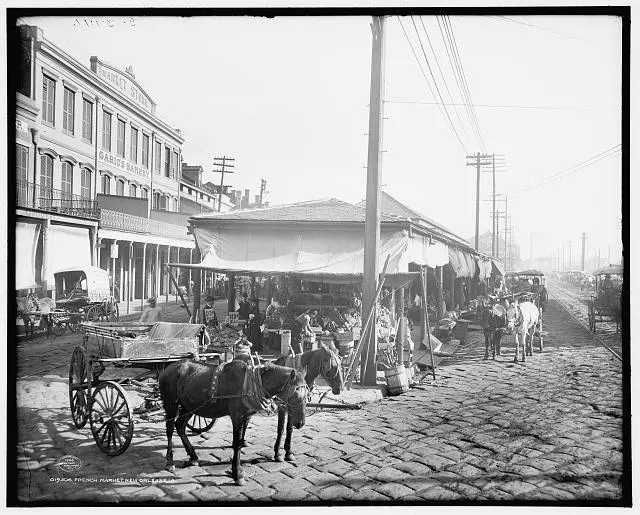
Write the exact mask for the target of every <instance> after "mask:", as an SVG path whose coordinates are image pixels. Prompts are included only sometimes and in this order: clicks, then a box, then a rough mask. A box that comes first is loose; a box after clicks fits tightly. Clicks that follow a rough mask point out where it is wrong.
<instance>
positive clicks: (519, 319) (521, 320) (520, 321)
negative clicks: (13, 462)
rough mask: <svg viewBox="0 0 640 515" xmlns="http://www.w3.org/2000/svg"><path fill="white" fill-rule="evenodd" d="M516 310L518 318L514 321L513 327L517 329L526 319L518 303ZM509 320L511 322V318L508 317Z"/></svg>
mask: <svg viewBox="0 0 640 515" xmlns="http://www.w3.org/2000/svg"><path fill="white" fill-rule="evenodd" d="M514 309H515V311H516V318H515V320H514V321H513V328H514V329H516V328H518V327H520V326H521V325H522V322H523V320H524V317H523V316H522V310H521V309H520V306H519V305H517V304H516V306H515V307H514ZM507 322H509V319H508V318H507Z"/></svg>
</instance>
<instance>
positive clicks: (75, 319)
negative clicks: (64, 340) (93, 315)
mask: <svg viewBox="0 0 640 515" xmlns="http://www.w3.org/2000/svg"><path fill="white" fill-rule="evenodd" d="M70 317H71V319H70V320H69V322H67V329H69V331H71V332H72V333H77V332H78V331H79V330H80V329H81V327H80V322H81V321H82V315H80V314H79V313H76V312H74V314H73V315H70Z"/></svg>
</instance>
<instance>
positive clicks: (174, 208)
mask: <svg viewBox="0 0 640 515" xmlns="http://www.w3.org/2000/svg"><path fill="white" fill-rule="evenodd" d="M173 211H174V212H176V213H177V212H178V199H177V198H174V199H173Z"/></svg>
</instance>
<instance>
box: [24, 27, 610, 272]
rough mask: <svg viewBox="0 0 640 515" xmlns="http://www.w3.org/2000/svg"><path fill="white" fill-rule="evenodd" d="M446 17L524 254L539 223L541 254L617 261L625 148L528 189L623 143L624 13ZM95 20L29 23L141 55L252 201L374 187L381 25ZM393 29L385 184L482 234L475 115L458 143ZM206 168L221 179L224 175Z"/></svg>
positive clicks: (159, 94) (189, 134)
mask: <svg viewBox="0 0 640 515" xmlns="http://www.w3.org/2000/svg"><path fill="white" fill-rule="evenodd" d="M449 19H450V22H451V27H452V29H453V35H454V37H455V41H456V43H457V48H458V52H459V56H460V60H461V62H462V66H463V70H464V74H465V77H466V80H467V83H468V90H469V93H470V95H471V98H472V100H473V102H474V104H475V113H476V116H477V120H478V122H479V128H480V132H481V135H482V138H483V140H484V143H485V150H486V151H487V152H488V153H496V154H502V155H505V156H506V166H505V169H506V172H505V173H499V174H497V192H498V193H507V194H508V202H509V205H508V208H509V211H510V212H511V214H512V222H513V225H514V227H515V236H516V239H517V241H518V242H519V243H520V245H521V248H522V254H523V256H524V257H528V256H529V242H530V237H531V236H530V235H531V233H535V234H534V245H533V254H534V257H536V256H538V257H541V256H545V255H549V253H550V252H551V250H552V249H553V250H555V249H557V248H558V247H560V246H561V245H562V242H563V241H565V242H567V241H568V240H569V239H571V240H572V245H573V249H574V252H573V256H574V264H575V265H576V266H577V264H578V252H577V249H578V248H579V240H580V236H581V233H582V232H586V233H587V236H588V248H589V249H597V248H598V247H599V248H601V249H602V256H603V258H604V257H606V255H607V251H608V245H609V244H611V254H612V257H613V256H616V255H617V254H616V252H619V251H620V250H619V249H620V246H621V245H620V228H619V225H618V224H619V220H620V218H621V216H622V215H621V159H620V153H619V152H618V153H616V154H613V155H611V153H609V154H603V155H602V156H600V157H607V158H606V159H603V160H601V161H599V162H596V163H594V164H593V165H591V166H587V167H584V168H581V169H578V170H576V171H574V172H573V173H569V174H567V175H566V176H564V177H561V178H557V179H555V180H552V181H549V182H547V183H545V184H544V185H542V186H539V187H535V188H531V189H526V190H524V191H521V190H523V188H526V187H527V186H528V185H531V184H534V183H537V182H539V181H541V180H542V179H544V178H545V177H548V176H551V175H554V174H559V173H561V172H563V171H565V170H569V169H571V168H572V167H574V166H576V165H579V164H580V163H584V162H585V161H588V160H590V159H591V158H593V157H595V156H598V155H600V154H601V153H602V152H604V151H607V150H609V149H612V148H614V147H615V146H616V145H619V144H620V143H621V130H620V116H621V55H622V54H621V23H620V21H619V20H618V19H616V18H613V17H584V16H582V17H580V16H553V17H552V16H529V17H525V16H510V17H509V18H508V19H505V18H500V17H488V16H473V17H455V16H451V17H450V18H449ZM88 20H93V21H94V23H93V24H91V26H87V24H86V23H85V22H84V19H76V18H32V19H29V20H26V21H28V22H29V23H33V24H36V25H39V26H40V27H41V28H42V29H43V31H44V36H45V37H46V38H48V39H50V40H51V41H53V42H54V43H55V44H56V45H58V46H59V47H61V48H62V49H63V50H65V51H67V52H68V53H69V54H71V55H72V56H74V57H75V58H76V59H78V60H79V61H80V62H81V63H82V64H84V65H85V66H87V67H88V66H89V57H90V56H91V55H97V56H98V57H99V58H100V59H102V60H104V61H107V62H109V63H111V64H113V65H115V66H117V67H119V68H120V69H124V68H125V67H127V66H129V65H132V66H133V68H134V70H135V74H136V80H137V81H138V83H139V84H140V85H141V86H142V87H143V88H144V89H145V90H146V91H147V92H148V93H149V95H150V96H151V97H152V98H153V99H154V101H155V102H156V103H157V112H158V113H159V114H160V116H161V117H162V118H164V119H165V120H167V121H168V122H169V123H170V124H171V125H172V126H174V127H178V128H180V129H181V130H182V134H183V136H184V138H185V139H186V142H185V144H184V147H183V157H184V160H185V161H186V162H187V163H189V164H201V165H203V166H204V167H205V169H212V168H213V167H212V162H213V157H214V156H221V155H227V156H231V157H234V158H235V160H236V161H235V166H236V168H235V170H236V174H235V175H233V176H231V183H232V184H233V185H234V186H236V187H238V188H242V189H244V188H251V190H252V194H253V193H254V192H255V193H257V190H258V186H259V179H260V178H265V179H266V180H267V183H268V186H267V189H268V191H269V194H268V195H267V197H266V199H267V200H269V201H270V202H271V203H272V204H280V203H288V202H295V201H299V200H309V199H315V198H324V197H337V198H340V199H343V200H345V201H348V202H358V201H360V200H362V199H363V198H364V197H365V180H366V168H365V166H366V160H367V136H366V133H367V128H368V103H369V87H370V65H371V31H370V28H369V24H370V21H371V18H370V17H302V18H282V17H280V18H275V19H264V18H252V17H217V18H216V17H214V18H144V17H136V18H133V19H129V18H123V17H112V18H110V19H109V21H108V22H107V20H106V19H104V18H92V19H88ZM96 21H98V22H99V24H98V23H96ZM414 22H415V27H417V29H418V31H419V34H420V38H421V42H422V46H423V48H424V51H425V52H426V54H427V57H428V59H429V64H430V66H431V69H432V71H433V73H434V75H435V76H436V79H437V80H438V89H439V90H440V92H441V94H442V95H443V98H444V99H445V102H450V99H449V94H448V92H447V88H448V91H449V92H450V93H451V94H452V98H453V103H460V102H461V101H460V93H459V90H458V86H457V84H456V80H455V76H454V74H453V72H452V68H451V65H450V62H449V58H448V55H447V49H446V47H445V46H444V44H443V34H442V33H441V31H440V27H439V25H438V22H437V20H436V19H435V18H434V17H426V16H425V17H423V18H422V19H420V18H418V17H415V18H414V20H412V19H411V18H408V17H406V18H402V25H403V26H404V29H405V30H406V32H407V34H408V36H409V39H410V40H411V42H412V44H413V47H414V49H415V51H416V52H417V55H418V57H419V60H420V63H421V65H422V69H423V70H424V73H425V75H426V76H427V77H428V78H429V80H431V77H430V74H429V69H428V68H427V65H426V64H425V61H424V55H423V53H422V48H421V47H420V42H419V41H418V39H417V36H416V29H415V28H414ZM423 24H424V27H423ZM425 31H426V34H427V35H428V39H427V37H426V35H425ZM386 37H387V40H386V73H385V79H386V83H385V100H386V103H385V117H386V120H385V124H384V139H383V144H384V149H385V153H384V157H383V177H382V183H383V184H384V185H385V186H384V188H383V189H384V190H385V191H388V192H389V193H390V194H392V195H393V196H395V197H396V198H397V199H398V200H400V201H403V202H405V203H406V204H408V205H409V206H411V207H414V208H415V209H417V210H419V211H421V212H423V213H424V214H425V215H427V216H429V217H431V218H433V219H435V220H437V221H439V222H441V223H442V224H444V225H446V226H448V227H449V228H450V229H452V230H454V231H455V232H457V233H458V234H460V235H461V236H463V237H471V236H473V234H474V230H475V188H476V184H475V169H474V168H472V167H468V166H465V163H466V159H465V155H466V152H467V151H468V152H470V153H475V152H481V151H482V148H481V146H480V143H479V141H478V138H477V137H474V131H473V129H472V127H471V125H470V122H469V116H468V114H467V112H466V111H465V108H464V107H462V106H459V107H457V112H456V111H454V108H453V107H452V106H448V110H449V115H450V117H451V119H452V121H453V123H454V125H455V126H456V130H457V132H458V133H459V135H460V138H461V139H462V141H463V144H464V147H465V148H463V146H462V145H461V144H460V143H459V142H458V140H457V138H456V137H455V136H454V134H453V133H452V131H451V130H450V129H449V128H448V126H447V123H446V122H445V118H444V116H443V114H442V113H441V112H440V110H439V108H438V106H437V105H435V104H434V100H435V99H434V96H433V95H432V93H431V92H430V90H429V87H428V86H427V84H426V82H425V78H424V76H423V74H422V72H421V69H420V67H419V65H418V63H417V62H416V58H415V57H414V54H413V53H412V50H411V47H410V46H409V43H408V42H407V40H406V38H405V35H404V33H403V30H402V27H401V25H400V21H399V19H398V18H397V17H390V18H387V20H386ZM429 42H430V43H431V45H432V46H433V50H434V52H435V58H434V57H433V54H432V50H431V48H430V46H429ZM436 58H437V59H436ZM440 70H442V72H443V75H444V78H445V81H443V80H442V76H441V75H440ZM445 82H446V85H445ZM434 91H435V90H434ZM436 98H437V94H436ZM461 122H462V124H461ZM465 149H466V150H465ZM610 155H611V157H609V156H610ZM210 178H213V180H215V182H219V174H216V175H215V176H213V175H212V176H211V177H210ZM225 182H226V177H225ZM490 188H491V174H488V173H486V174H482V180H481V197H482V199H488V196H489V195H490V194H491V191H490ZM499 207H502V205H500V204H499ZM489 208H490V204H489V203H488V202H483V203H482V206H481V214H480V230H481V233H482V232H484V231H486V230H489V229H490V227H491V220H490V217H489V216H490V211H489ZM589 255H591V252H589Z"/></svg>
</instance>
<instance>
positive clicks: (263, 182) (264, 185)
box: [260, 179, 267, 207]
mask: <svg viewBox="0 0 640 515" xmlns="http://www.w3.org/2000/svg"><path fill="white" fill-rule="evenodd" d="M266 189H267V181H266V180H265V179H260V207H262V197H263V195H264V193H265V190H266Z"/></svg>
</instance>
